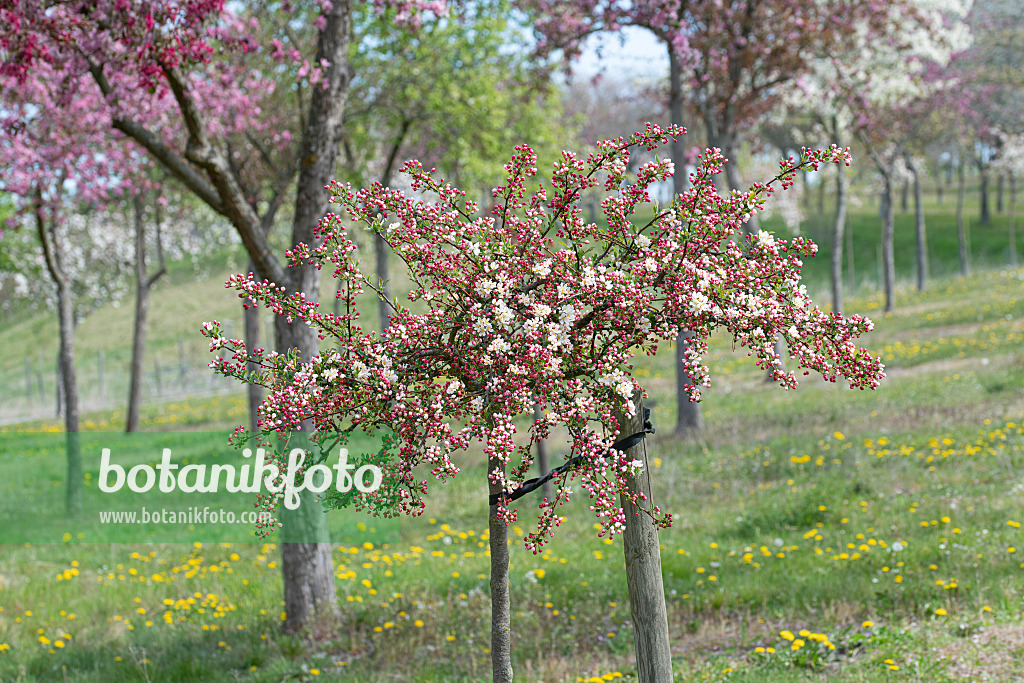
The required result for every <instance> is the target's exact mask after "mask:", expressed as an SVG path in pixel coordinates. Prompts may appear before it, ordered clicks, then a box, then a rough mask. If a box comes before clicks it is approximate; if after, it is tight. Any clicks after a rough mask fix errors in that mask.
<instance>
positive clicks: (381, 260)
mask: <svg viewBox="0 0 1024 683" xmlns="http://www.w3.org/2000/svg"><path fill="white" fill-rule="evenodd" d="M411 126H412V120H411V119H407V118H403V119H402V125H401V127H400V128H399V130H398V133H397V134H396V135H395V138H394V139H393V140H392V141H391V150H390V151H389V152H388V158H387V161H386V162H385V164H384V170H383V171H381V174H380V184H381V185H384V186H385V187H387V185H388V183H390V182H391V174H392V173H393V172H394V169H395V162H396V161H397V160H398V153H399V152H400V151H401V149H402V145H403V144H404V143H405V136H406V135H407V134H408V132H409V128H410V127H411ZM373 244H374V252H375V254H376V257H377V277H378V279H379V280H380V290H381V292H382V293H383V294H384V299H390V298H391V285H390V284H389V283H388V279H389V278H390V277H391V275H390V272H389V268H388V256H389V253H390V251H391V247H389V246H388V243H387V242H386V241H384V238H382V237H381V236H380V235H374V240H373ZM384 299H378V300H377V312H378V314H379V315H380V331H381V332H384V331H385V330H387V329H388V327H390V325H391V321H390V320H389V319H388V314H389V313H390V312H391V305H390V304H388V302H387V301H385V300H384Z"/></svg>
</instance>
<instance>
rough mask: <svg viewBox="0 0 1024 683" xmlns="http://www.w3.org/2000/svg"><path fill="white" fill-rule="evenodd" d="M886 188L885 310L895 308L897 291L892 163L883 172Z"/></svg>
mask: <svg viewBox="0 0 1024 683" xmlns="http://www.w3.org/2000/svg"><path fill="white" fill-rule="evenodd" d="M882 178H883V184H884V189H883V190H882V208H883V210H884V212H885V213H884V215H885V218H883V219H882V279H883V281H884V287H885V312H886V313H888V312H889V311H891V310H892V308H893V303H894V301H893V299H894V296H895V291H896V261H895V255H894V253H893V236H894V227H895V222H896V217H895V216H894V207H893V197H892V165H890V167H889V169H888V172H887V173H883V174H882Z"/></svg>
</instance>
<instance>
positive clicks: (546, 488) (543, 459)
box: [533, 403, 555, 500]
mask: <svg viewBox="0 0 1024 683" xmlns="http://www.w3.org/2000/svg"><path fill="white" fill-rule="evenodd" d="M533 419H534V421H540V420H543V419H544V411H543V410H542V409H541V407H540V404H539V403H534V404H533ZM550 468H551V465H550V463H549V462H548V441H547V439H538V440H537V469H538V470H539V472H540V476H544V475H545V474H547V473H548V470H549V469H550ZM541 490H542V491H543V494H544V497H545V498H546V499H548V500H554V498H555V497H554V492H553V491H552V487H551V482H550V481H546V482H544V484H543V485H542V486H541Z"/></svg>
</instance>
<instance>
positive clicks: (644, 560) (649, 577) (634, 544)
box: [613, 391, 672, 683]
mask: <svg viewBox="0 0 1024 683" xmlns="http://www.w3.org/2000/svg"><path fill="white" fill-rule="evenodd" d="M632 400H633V406H634V408H635V411H634V414H633V416H632V417H627V416H626V415H625V413H624V412H623V411H622V410H620V409H618V408H616V410H615V411H614V413H613V415H614V417H615V420H616V421H617V422H618V423H619V438H623V437H626V436H629V435H630V434H636V433H638V432H641V431H643V423H644V419H643V401H642V399H641V393H640V392H639V391H636V392H634V395H633V399H632ZM626 458H627V459H629V460H640V461H641V462H642V463H643V471H642V472H641V473H640V474H639V475H638V476H634V477H630V478H629V479H628V480H627V482H626V486H627V490H628V491H629V492H630V493H632V494H635V495H637V496H638V503H639V504H640V505H642V506H643V509H645V510H648V511H650V510H651V509H653V505H654V499H653V496H652V493H651V465H650V461H649V458H648V454H647V447H646V440H645V441H641V442H640V443H639V444H638V445H636V446H634V447H632V448H630V449H629V450H628V451H626ZM619 504H620V505H621V506H622V509H623V510H624V511H625V513H626V514H625V516H626V530H625V531H624V532H623V534H622V552H623V555H624V556H625V560H626V585H627V588H628V590H629V611H630V618H631V620H632V622H633V645H634V648H635V652H636V667H637V680H639V681H641V682H642V683H668V682H671V681H672V649H671V642H670V639H669V630H668V610H667V608H666V605H665V586H664V584H663V581H662V575H661V545H660V543H659V540H658V527H657V526H655V525H654V524H653V523H652V522H651V520H650V518H649V517H648V516H647V515H646V514H644V513H642V512H640V511H639V510H637V509H636V506H634V505H633V502H632V501H631V500H630V499H629V498H628V497H627V496H626V494H625V493H620V494H619Z"/></svg>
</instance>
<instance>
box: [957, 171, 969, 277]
mask: <svg viewBox="0 0 1024 683" xmlns="http://www.w3.org/2000/svg"><path fill="white" fill-rule="evenodd" d="M965 175H966V174H965V173H964V160H963V155H961V156H960V158H959V159H958V160H957V165H956V237H957V242H958V246H959V254H960V275H961V277H967V272H968V263H967V230H966V228H965V227H964V195H965V194H966V191H967V179H966V177H965Z"/></svg>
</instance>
